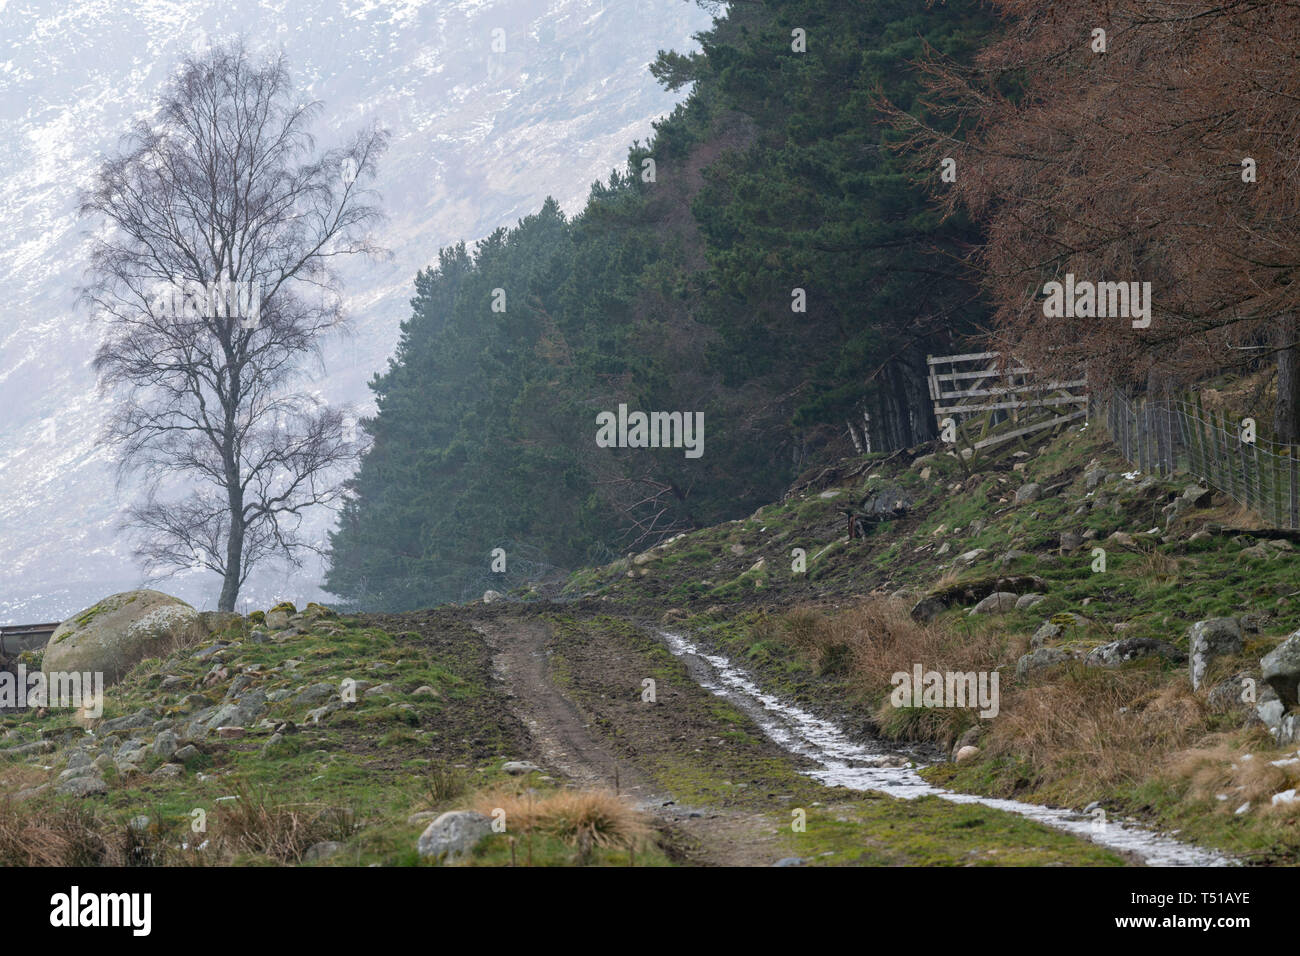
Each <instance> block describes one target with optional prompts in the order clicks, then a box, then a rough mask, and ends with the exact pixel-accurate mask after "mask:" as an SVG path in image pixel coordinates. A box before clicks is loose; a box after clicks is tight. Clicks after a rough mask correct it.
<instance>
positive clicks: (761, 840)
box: [473, 617, 788, 866]
mask: <svg viewBox="0 0 1300 956" xmlns="http://www.w3.org/2000/svg"><path fill="white" fill-rule="evenodd" d="M473 626H474V628H475V630H477V631H478V632H479V633H480V634H482V635H483V637H484V639H485V640H486V641H487V642H488V644H489V646H491V647H492V649H493V651H494V657H493V666H494V671H495V676H496V677H497V678H498V679H500V680H501V681H502V683H503V684H504V686H505V688H506V690H507V693H508V695H509V701H510V706H511V709H512V710H513V711H514V713H515V716H516V717H518V718H519V719H520V720H521V721H522V722H523V724H524V725H525V726H526V727H527V728H528V731H529V733H530V735H531V737H532V743H533V748H534V753H533V755H532V756H533V759H534V760H536V762H537V763H539V764H540V765H541V766H543V767H544V768H545V769H547V770H548V771H552V772H556V773H558V774H561V775H563V776H564V777H566V778H567V779H568V780H570V781H571V782H573V783H574V784H576V785H578V786H582V787H589V788H604V789H609V790H616V791H617V792H620V793H622V794H624V795H626V796H628V797H629V798H631V799H632V800H634V801H635V802H636V803H637V805H638V806H639V807H641V808H642V810H644V811H645V812H646V813H648V814H649V815H651V816H652V817H653V818H654V820H655V821H656V827H657V829H658V831H659V834H660V837H659V842H660V845H661V846H662V847H663V848H664V849H665V851H667V852H668V854H669V855H670V856H671V857H673V858H675V859H676V860H677V861H678V862H681V863H688V864H695V865H702V866H767V865H770V864H771V863H772V862H774V861H775V860H777V859H779V858H781V857H782V856H786V855H788V853H787V851H786V849H785V847H784V844H783V842H782V841H781V840H780V839H779V838H777V837H776V836H775V835H774V834H773V833H772V830H771V824H770V821H769V820H767V819H766V818H765V816H764V815H763V814H762V813H755V812H746V811H743V810H738V809H736V808H722V807H711V806H701V807H687V806H682V805H680V804H679V803H678V801H677V800H676V799H675V798H674V796H673V795H672V794H671V793H669V792H667V791H666V790H665V789H663V788H661V787H658V786H656V784H655V783H654V781H653V780H652V779H651V777H650V775H649V774H647V773H646V772H645V771H644V770H643V769H642V768H641V767H639V766H638V765H637V762H636V761H634V760H632V759H629V758H628V757H627V756H626V755H625V754H621V753H619V752H618V751H617V750H616V749H615V748H614V747H613V746H611V745H610V743H609V742H608V741H607V740H606V738H605V737H604V736H603V735H602V733H601V731H600V730H599V729H597V728H596V726H595V725H594V723H595V722H594V720H593V716H592V715H590V714H588V713H586V712H584V710H583V709H582V708H581V707H580V706H579V705H578V704H577V703H576V702H575V701H574V700H573V699H572V698H571V696H570V694H568V693H566V692H565V690H564V689H563V688H562V687H561V686H560V682H557V680H556V674H555V670H554V668H553V666H552V660H551V655H550V654H549V652H548V643H549V641H550V640H551V632H550V629H549V627H548V625H547V624H546V623H545V622H543V621H541V620H538V619H536V618H528V617H519V618H515V617H500V618H497V619H494V620H491V621H483V620H479V621H475V622H474V625H473ZM607 659H608V660H609V663H610V665H611V668H614V669H617V668H619V667H620V666H621V665H622V664H623V662H622V661H620V660H618V659H617V658H616V657H615V656H613V655H611V656H609V657H608V658H607ZM638 745H639V746H642V747H647V746H649V747H652V746H653V742H652V741H650V740H647V739H645V738H642V739H640V740H639V741H638Z"/></svg>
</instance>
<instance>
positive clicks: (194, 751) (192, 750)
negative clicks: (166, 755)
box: [172, 744, 203, 763]
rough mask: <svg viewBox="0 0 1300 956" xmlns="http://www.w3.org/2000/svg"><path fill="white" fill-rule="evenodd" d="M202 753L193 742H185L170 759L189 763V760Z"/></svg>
mask: <svg viewBox="0 0 1300 956" xmlns="http://www.w3.org/2000/svg"><path fill="white" fill-rule="evenodd" d="M202 753H203V751H201V750H200V749H199V748H198V747H196V746H194V745H193V744H186V745H185V746H184V747H181V748H180V749H179V750H177V751H176V752H175V753H174V754H172V759H173V760H175V761H177V762H178V763H189V762H190V761H191V760H193V759H194V758H195V757H198V756H199V755H201V754H202Z"/></svg>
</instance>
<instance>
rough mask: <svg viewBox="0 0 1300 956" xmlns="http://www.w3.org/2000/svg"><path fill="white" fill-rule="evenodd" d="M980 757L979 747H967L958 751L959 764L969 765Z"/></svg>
mask: <svg viewBox="0 0 1300 956" xmlns="http://www.w3.org/2000/svg"><path fill="white" fill-rule="evenodd" d="M979 755H980V749H979V748H978V747H972V746H969V745H967V746H965V747H962V748H961V749H960V750H958V751H957V757H956V760H957V763H969V762H970V761H972V760H974V759H975V758H976V757H978V756H979Z"/></svg>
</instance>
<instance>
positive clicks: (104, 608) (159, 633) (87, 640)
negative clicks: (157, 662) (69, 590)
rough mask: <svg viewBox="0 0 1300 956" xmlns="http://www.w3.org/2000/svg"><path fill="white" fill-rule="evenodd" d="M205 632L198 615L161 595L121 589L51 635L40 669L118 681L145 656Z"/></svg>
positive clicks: (168, 650)
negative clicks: (93, 674) (91, 675)
mask: <svg viewBox="0 0 1300 956" xmlns="http://www.w3.org/2000/svg"><path fill="white" fill-rule="evenodd" d="M205 633H206V631H205V629H204V628H203V625H202V623H201V622H200V620H199V612H198V611H196V610H194V608H192V607H190V605H188V604H186V603H185V602H184V601H182V600H180V599H179V598H174V597H172V596H170V595H168V594H163V593H162V592H161V591H150V590H141V591H123V592H122V593H121V594H114V595H113V596H112V597H107V598H104V600H102V601H100V602H99V603H98V604H96V605H94V606H93V607H88V608H86V609H85V610H84V611H81V612H79V613H77V614H74V615H73V616H72V617H70V618H68V619H67V620H66V621H64V622H63V623H62V624H60V625H59V626H58V628H57V629H56V630H55V631H54V633H53V634H52V635H50V641H49V643H48V644H46V645H45V658H44V662H43V664H42V668H43V670H44V671H45V673H46V674H49V673H51V672H53V671H64V672H68V671H82V672H84V671H91V672H99V673H102V674H103V675H104V684H105V685H108V684H112V683H114V682H116V681H118V680H120V679H121V678H122V677H123V676H124V675H125V674H126V672H127V671H129V670H130V669H131V668H132V667H134V666H135V665H136V664H138V663H139V662H140V661H142V660H144V659H145V658H147V657H159V656H162V655H164V654H167V653H170V652H171V651H172V650H173V649H175V648H177V647H182V646H184V645H186V644H189V643H192V642H194V641H196V640H199V639H200V638H201V637H203V636H204V634H205Z"/></svg>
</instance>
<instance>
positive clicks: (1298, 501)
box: [1287, 445, 1300, 531]
mask: <svg viewBox="0 0 1300 956" xmlns="http://www.w3.org/2000/svg"><path fill="white" fill-rule="evenodd" d="M1287 476H1288V479H1287V485H1288V494H1287V511H1288V514H1287V518H1288V519H1290V520H1288V522H1287V527H1290V528H1291V529H1292V531H1296V529H1300V496H1297V493H1300V488H1296V446H1295V445H1287Z"/></svg>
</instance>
